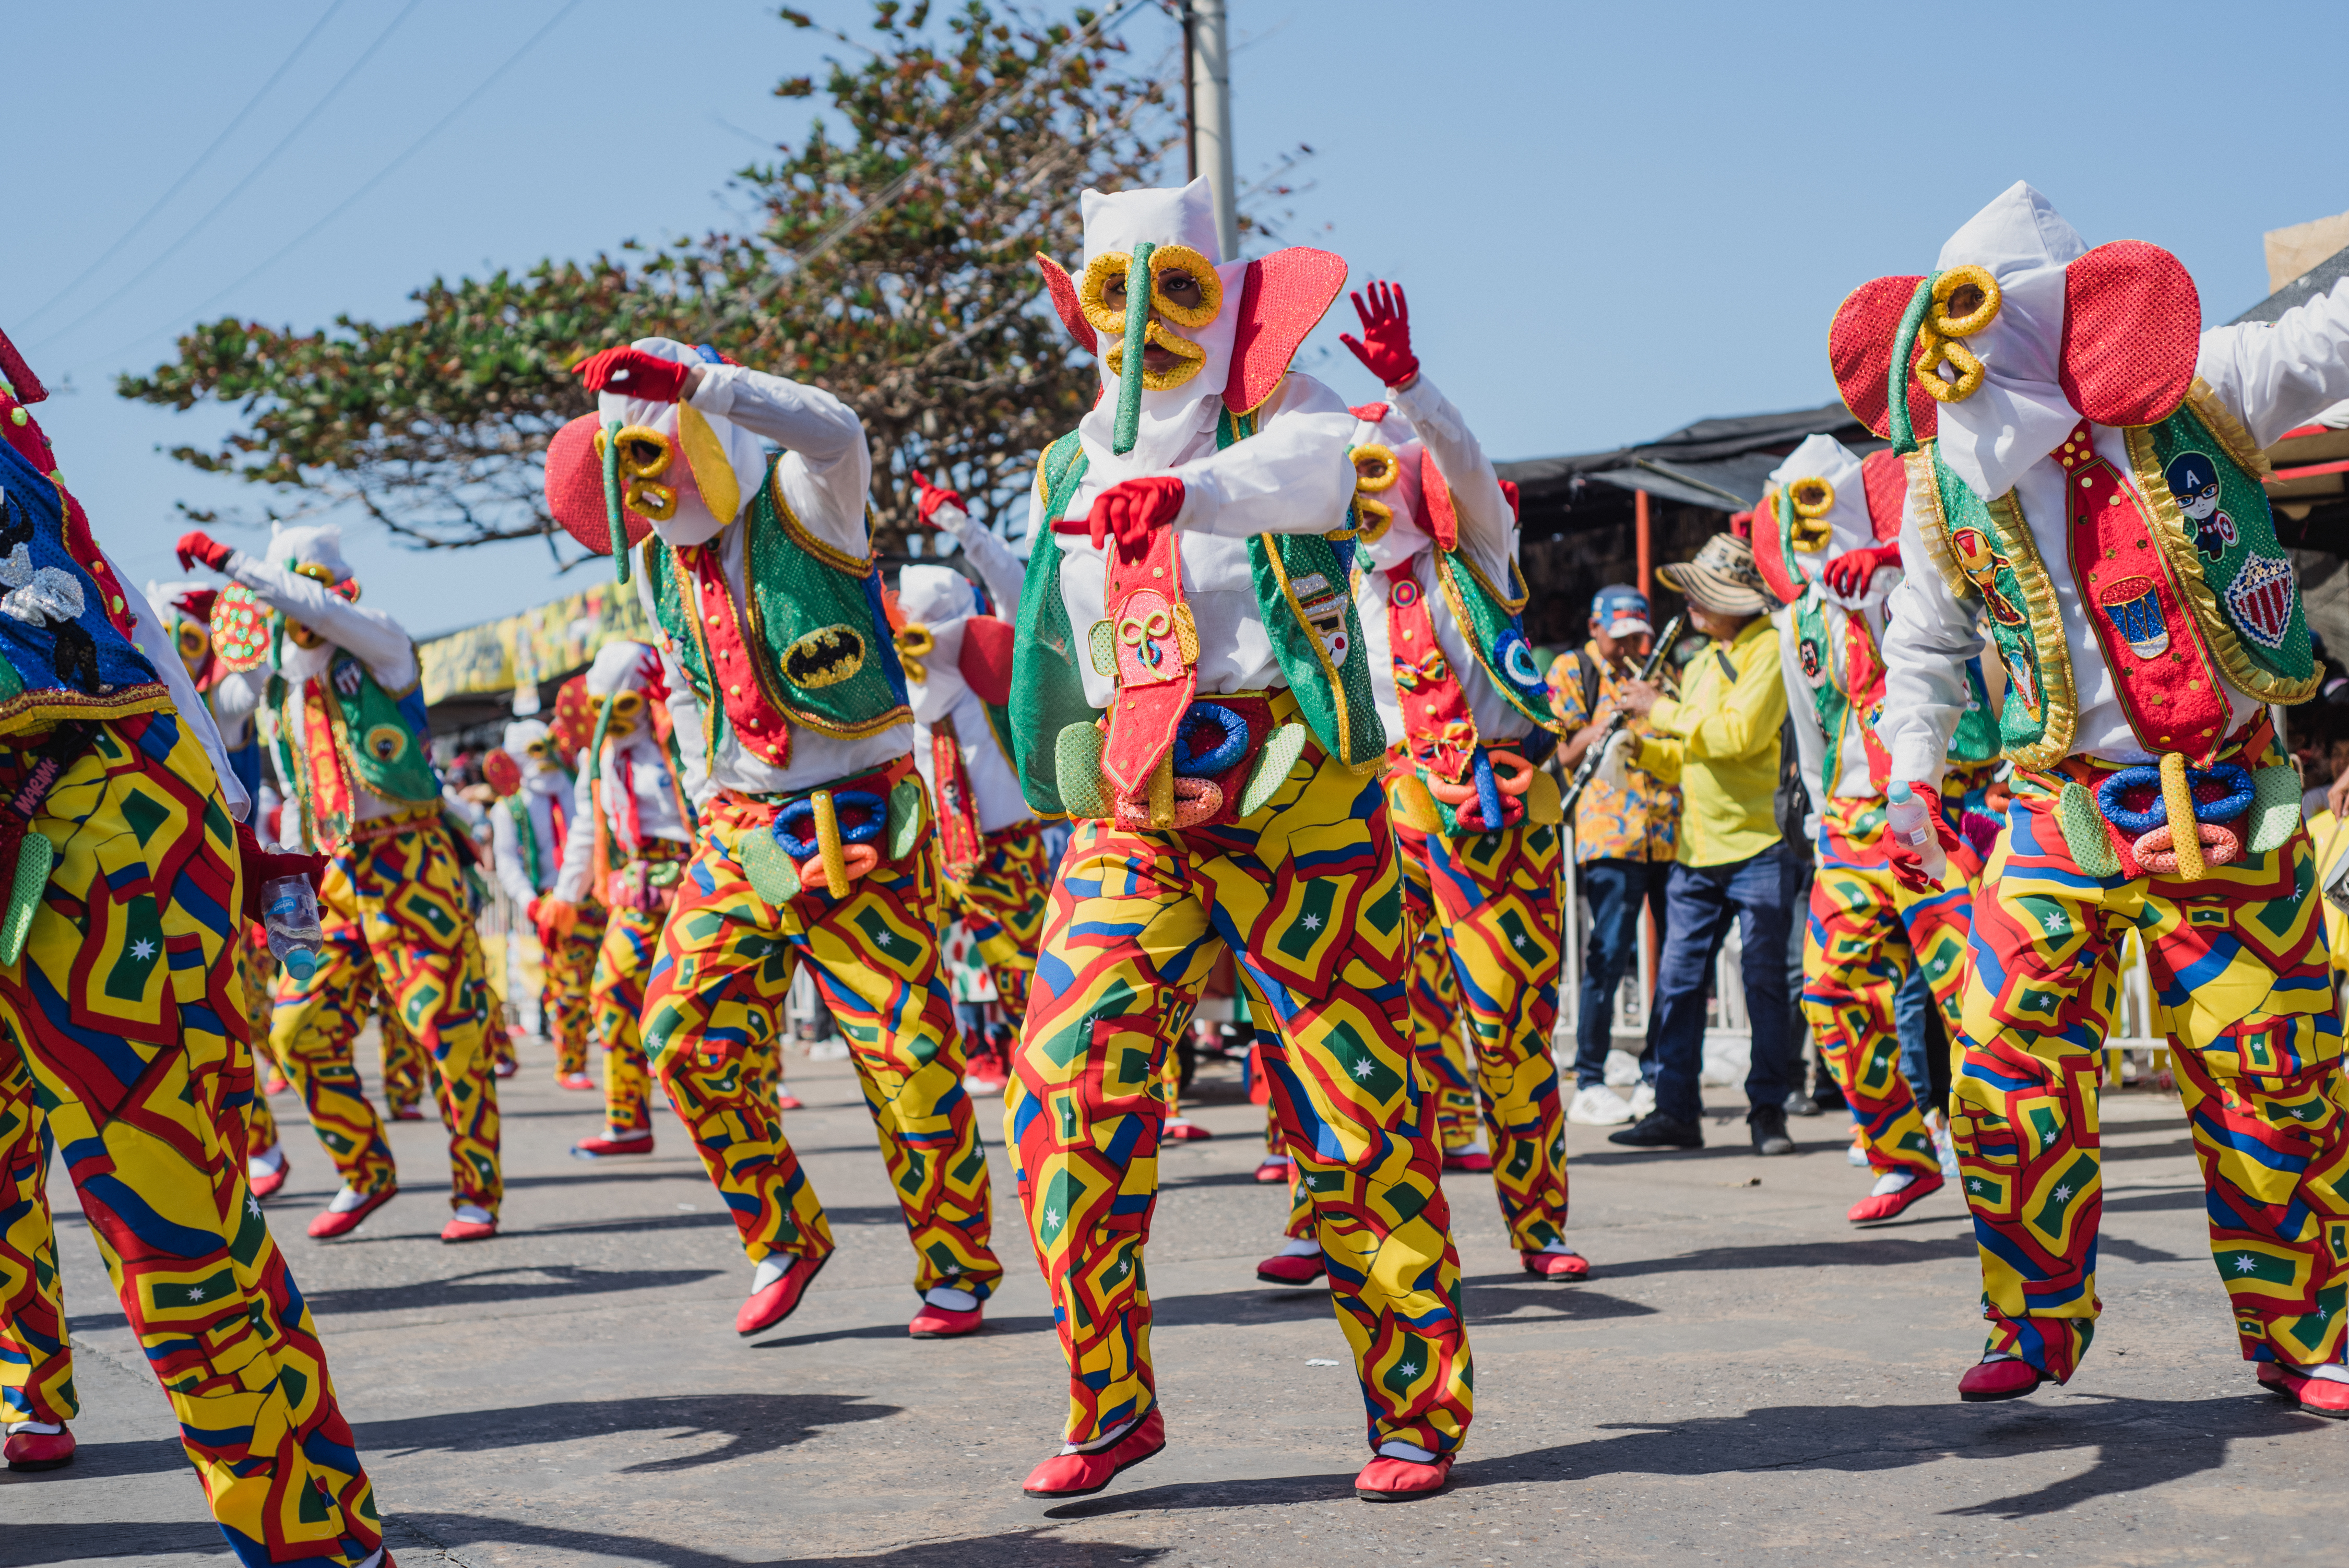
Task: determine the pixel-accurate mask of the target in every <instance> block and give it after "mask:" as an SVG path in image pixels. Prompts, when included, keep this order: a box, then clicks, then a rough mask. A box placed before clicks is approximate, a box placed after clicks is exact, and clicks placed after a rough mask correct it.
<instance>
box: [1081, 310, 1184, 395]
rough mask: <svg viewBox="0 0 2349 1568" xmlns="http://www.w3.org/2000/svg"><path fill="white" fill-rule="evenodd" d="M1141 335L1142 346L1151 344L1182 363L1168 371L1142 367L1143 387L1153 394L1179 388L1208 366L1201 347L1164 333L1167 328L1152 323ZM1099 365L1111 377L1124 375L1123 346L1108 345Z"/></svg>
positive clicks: (1121, 344)
mask: <svg viewBox="0 0 2349 1568" xmlns="http://www.w3.org/2000/svg"><path fill="white" fill-rule="evenodd" d="M1119 319H1121V320H1123V317H1120V318H1119ZM1143 341H1144V342H1147V343H1154V344H1156V345H1157V346H1159V347H1161V348H1164V349H1165V350H1167V351H1168V352H1169V353H1172V354H1175V355H1178V356H1181V363H1179V364H1177V365H1175V366H1173V367H1172V368H1169V369H1165V370H1153V369H1151V368H1150V366H1147V365H1144V366H1143V367H1142V385H1143V387H1147V388H1148V389H1149V390H1151V391H1153V392H1164V391H1167V390H1168V389H1170V388H1172V387H1180V386H1182V385H1183V383H1185V381H1188V380H1189V379H1191V377H1194V376H1196V375H1197V374H1199V372H1200V371H1202V370H1204V369H1206V366H1207V351H1206V349H1204V348H1202V347H1200V346H1198V345H1197V344H1195V343H1194V342H1192V341H1191V340H1190V339H1189V338H1187V337H1181V336H1177V335H1175V334H1174V333H1171V332H1169V331H1167V330H1166V328H1165V327H1164V325H1161V324H1160V323H1159V322H1157V321H1152V322H1151V323H1150V324H1149V325H1147V326H1145V327H1143ZM1102 363H1103V364H1105V365H1107V366H1109V373H1110V374H1111V375H1112V376H1123V375H1124V374H1125V345H1124V343H1123V341H1120V342H1117V343H1112V344H1111V345H1110V346H1109V352H1108V354H1106V355H1104V356H1102Z"/></svg>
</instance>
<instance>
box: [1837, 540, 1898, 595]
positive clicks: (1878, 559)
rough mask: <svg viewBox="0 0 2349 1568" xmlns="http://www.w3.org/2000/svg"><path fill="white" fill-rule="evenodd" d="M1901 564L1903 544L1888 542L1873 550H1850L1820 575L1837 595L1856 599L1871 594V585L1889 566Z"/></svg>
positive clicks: (1839, 556)
mask: <svg viewBox="0 0 2349 1568" xmlns="http://www.w3.org/2000/svg"><path fill="white" fill-rule="evenodd" d="M1899 564H1900V542H1899V540H1897V539H1895V540H1889V541H1887V542H1885V543H1882V544H1879V545H1877V546H1876V547H1875V548H1874V549H1871V550H1851V551H1846V552H1844V553H1843V554H1841V555H1838V556H1837V557H1836V558H1835V559H1834V560H1833V561H1830V562H1827V564H1826V571H1824V572H1822V573H1820V574H1819V575H1820V576H1821V577H1823V578H1825V579H1826V585H1827V586H1828V587H1829V588H1832V589H1833V590H1835V592H1836V593H1837V596H1838V597H1841V598H1845V599H1857V598H1858V597H1860V596H1861V595H1862V594H1864V593H1867V592H1868V583H1869V581H1870V580H1871V579H1872V578H1874V577H1875V575H1876V573H1878V571H1879V570H1880V569H1882V568H1884V567H1887V566H1898V565H1899Z"/></svg>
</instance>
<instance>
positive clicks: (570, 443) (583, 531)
mask: <svg viewBox="0 0 2349 1568" xmlns="http://www.w3.org/2000/svg"><path fill="white" fill-rule="evenodd" d="M595 429H596V422H595V415H593V414H582V415H580V416H579V418H576V419H574V420H572V421H571V422H570V423H569V424H567V425H565V426H564V427H563V428H561V429H560V430H557V431H555V432H554V440H552V441H550V442H548V443H547V447H546V510H547V511H551V512H553V513H554V521H557V522H559V523H561V524H562V525H563V529H564V532H566V533H568V534H570V535H571V537H572V538H574V539H575V540H577V541H578V542H580V543H582V544H584V545H585V546H586V547H587V548H588V549H590V550H592V551H594V552H595V553H596V554H598V555H609V554H611V553H612V530H611V527H610V525H609V524H607V523H606V522H605V519H604V459H601V458H600V457H598V456H596V454H595ZM622 515H623V517H625V518H626V522H627V529H628V542H629V543H630V544H641V543H643V542H644V538H645V535H646V534H647V533H650V532H651V531H652V529H653V525H652V524H651V523H650V522H648V521H646V520H645V519H643V518H641V517H638V516H637V515H636V513H635V512H633V511H626V512H623V513H622Z"/></svg>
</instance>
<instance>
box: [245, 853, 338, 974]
mask: <svg viewBox="0 0 2349 1568" xmlns="http://www.w3.org/2000/svg"><path fill="white" fill-rule="evenodd" d="M261 925H262V929H263V930H264V932H266V933H267V934H268V937H269V953H270V956H272V957H273V958H275V959H276V960H277V961H278V962H279V963H280V964H283V965H285V973H287V974H288V975H292V976H294V978H295V979H296V980H307V979H309V978H310V976H311V975H314V974H316V972H317V968H318V954H319V953H320V952H321V951H322V950H323V949H324V948H325V947H326V932H325V931H324V930H322V929H321V928H320V926H319V924H318V895H317V894H316V892H313V891H312V890H311V887H310V879H309V878H307V877H279V878H277V879H276V880H275V881H274V882H267V883H265V884H264V885H263V887H262V890H261Z"/></svg>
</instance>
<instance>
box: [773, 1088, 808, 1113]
mask: <svg viewBox="0 0 2349 1568" xmlns="http://www.w3.org/2000/svg"><path fill="white" fill-rule="evenodd" d="M775 1109H777V1110H805V1109H807V1101H805V1100H803V1099H801V1098H800V1097H799V1096H797V1095H795V1094H793V1093H792V1091H791V1090H789V1089H783V1090H781V1091H780V1092H779V1093H777V1094H776V1096H775Z"/></svg>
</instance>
